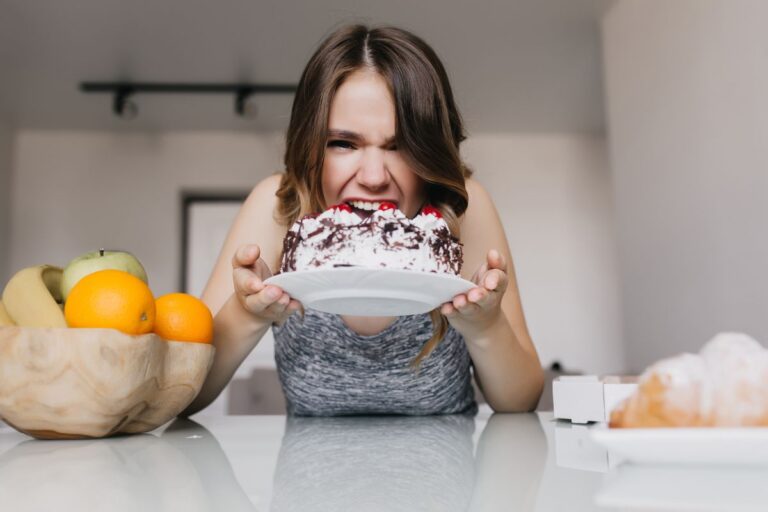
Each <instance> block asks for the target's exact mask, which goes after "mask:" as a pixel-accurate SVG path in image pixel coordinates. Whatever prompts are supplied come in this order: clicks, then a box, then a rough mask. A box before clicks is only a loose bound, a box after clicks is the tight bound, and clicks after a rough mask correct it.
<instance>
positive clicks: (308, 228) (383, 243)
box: [280, 208, 463, 275]
mask: <svg viewBox="0 0 768 512" xmlns="http://www.w3.org/2000/svg"><path fill="white" fill-rule="evenodd" d="M462 257H463V249H462V245H461V243H460V242H459V241H458V239H456V238H455V237H454V236H453V235H452V234H451V232H450V230H449V229H448V225H447V224H446V222H445V221H444V220H443V219H442V218H440V217H438V216H437V215H435V214H432V213H426V214H425V213H420V214H418V215H417V216H416V217H415V218H414V219H409V218H408V217H407V216H406V215H405V214H404V213H403V212H402V211H400V210H398V209H395V208H392V209H384V210H377V211H375V212H373V214H372V215H370V216H369V217H367V218H362V219H361V218H360V217H358V216H357V215H356V214H355V213H353V212H349V211H345V210H344V209H341V208H331V209H328V210H326V211H324V212H323V213H321V214H320V215H317V216H307V217H304V218H303V219H300V220H298V221H297V222H295V223H294V225H293V226H291V229H290V230H289V231H288V234H287V235H286V237H285V240H284V242H283V257H282V262H281V269H280V270H281V272H290V271H296V270H310V269H318V268H337V267H348V266H355V267H367V268H398V269H408V270H415V271H418V272H437V273H447V274H456V275H458V274H459V272H460V271H461V264H462Z"/></svg>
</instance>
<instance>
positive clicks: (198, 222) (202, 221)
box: [179, 190, 250, 297]
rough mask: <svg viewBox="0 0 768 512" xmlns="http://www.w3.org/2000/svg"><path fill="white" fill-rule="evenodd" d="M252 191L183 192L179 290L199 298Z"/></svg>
mask: <svg viewBox="0 0 768 512" xmlns="http://www.w3.org/2000/svg"><path fill="white" fill-rule="evenodd" d="M249 193H250V191H249V190H230V191H191V190H186V191H182V193H181V219H182V220H181V266H180V268H181V273H180V276H179V281H180V286H179V289H180V290H182V291H184V292H185V293H189V294H192V295H194V296H196V297H200V295H201V294H202V292H203V288H204V287H205V284H206V282H207V281H208V277H210V275H211V272H212V271H213V267H214V265H215V264H216V259H217V258H218V257H219V252H220V251H221V247H222V245H223V244H224V240H225V239H226V236H227V232H228V230H229V227H230V226H231V225H232V221H234V219H235V216H236V215H237V212H238V211H240V207H241V206H242V205H243V202H244V201H245V199H246V197H248V194H249Z"/></svg>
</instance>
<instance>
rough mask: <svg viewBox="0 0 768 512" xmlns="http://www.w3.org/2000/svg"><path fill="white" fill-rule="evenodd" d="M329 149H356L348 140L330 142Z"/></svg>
mask: <svg viewBox="0 0 768 512" xmlns="http://www.w3.org/2000/svg"><path fill="white" fill-rule="evenodd" d="M328 147H329V148H342V149H355V145H354V144H352V143H351V142H349V141H346V140H329V141H328Z"/></svg>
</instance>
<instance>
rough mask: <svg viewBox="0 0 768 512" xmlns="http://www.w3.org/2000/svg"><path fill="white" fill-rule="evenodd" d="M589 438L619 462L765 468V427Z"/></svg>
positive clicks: (600, 432)
mask: <svg viewBox="0 0 768 512" xmlns="http://www.w3.org/2000/svg"><path fill="white" fill-rule="evenodd" d="M591 434H592V439H593V440H594V441H595V442H596V443H598V444H600V445H602V446H604V447H605V448H607V449H608V450H609V451H611V452H613V453H615V454H616V455H618V456H620V457H621V458H623V459H626V460H629V461H632V462H637V463H657V464H718V465H719V464H729V465H750V466H768V428H763V427H750V428H607V427H595V428H593V429H592V430H591Z"/></svg>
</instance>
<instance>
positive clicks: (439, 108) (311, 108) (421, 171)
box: [277, 25, 471, 366]
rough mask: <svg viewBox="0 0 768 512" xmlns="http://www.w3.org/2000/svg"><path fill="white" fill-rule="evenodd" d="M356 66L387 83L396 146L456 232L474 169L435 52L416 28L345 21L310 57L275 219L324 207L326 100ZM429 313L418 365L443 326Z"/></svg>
mask: <svg viewBox="0 0 768 512" xmlns="http://www.w3.org/2000/svg"><path fill="white" fill-rule="evenodd" d="M359 69H372V70H375V71H377V72H378V73H380V74H381V76H382V77H384V79H385V80H386V81H387V83H388V84H389V89H390V92H391V93H392V96H393V98H394V103H395V116H396V117H395V144H396V145H397V147H398V151H400V153H401V154H402V155H403V157H404V158H405V159H406V161H407V162H408V164H409V166H410V168H411V169H412V170H413V172H414V173H415V174H416V175H417V176H419V177H420V178H421V179H422V180H424V182H425V184H426V186H425V194H426V200H427V202H428V203H429V204H431V205H433V206H435V207H436V208H438V209H439V210H440V211H441V213H442V214H443V217H444V218H445V220H446V222H447V223H448V226H449V227H450V229H451V232H452V233H453V234H454V235H455V236H457V237H458V236H459V232H458V231H459V229H458V218H459V217H460V216H461V215H462V214H463V213H464V212H465V211H466V209H467V190H466V187H465V180H466V178H468V177H469V176H470V175H471V171H470V170H469V168H467V167H466V166H465V165H464V163H463V162H462V160H461V157H460V155H459V145H460V144H461V142H462V141H463V140H464V139H465V138H466V135H465V133H464V127H463V125H462V120H461V116H460V115H459V111H458V109H457V108H456V104H455V102H454V99H453V92H452V91H451V86H450V83H449V82H448V75H447V73H446V72H445V68H444V67H443V65H442V63H441V62H440V59H439V58H438V57H437V54H436V53H435V51H434V50H433V49H432V48H431V47H430V46H429V45H428V44H427V43H425V42H424V41H423V40H422V39H420V38H419V37H417V36H415V35H414V34H411V33H410V32H407V31H405V30H402V29H399V28H394V27H380V28H373V29H372V28H369V27H366V26H364V25H352V26H346V27H342V28H340V29H338V30H336V31H334V32H333V33H332V34H331V35H330V36H328V37H327V38H326V39H325V40H324V41H323V42H322V43H321V44H320V47H319V48H318V49H317V51H315V53H314V55H312V57H311V58H310V59H309V62H308V63H307V66H306V67H305V68H304V72H303V73H302V75H301V79H300V80H299V85H298V89H297V91H296V96H295V98H294V101H293V108H292V110H291V120H290V124H289V125H288V132H287V134H286V148H285V158H284V162H285V173H284V174H283V177H282V181H281V183H280V188H279V189H278V191H277V197H278V207H277V215H278V221H280V222H281V223H282V224H284V225H286V226H290V225H291V224H293V223H294V222H295V221H296V219H298V218H299V217H300V216H302V215H305V214H308V213H313V212H318V211H322V210H324V209H325V208H326V207H327V206H328V205H326V204H325V198H324V197H323V190H322V185H321V179H322V169H323V159H324V155H325V145H326V141H327V138H328V119H329V113H330V109H331V102H332V101H333V97H334V95H335V94H336V91H337V90H338V88H339V87H340V86H341V84H342V83H343V82H344V80H345V79H346V78H347V77H348V76H349V75H350V74H352V73H353V72H354V71H357V70H359ZM430 315H431V318H432V322H433V325H434V332H433V335H432V338H430V340H429V341H428V342H427V343H426V344H425V345H424V347H423V348H422V350H421V352H420V353H419V354H418V355H417V356H416V358H415V359H414V365H416V366H418V364H419V363H420V362H421V360H422V359H423V358H424V357H426V356H427V355H429V353H430V352H431V351H432V350H433V349H434V348H435V347H436V346H437V344H438V343H439V342H440V340H441V339H442V338H443V336H444V335H445V332H446V330H447V328H448V322H447V320H446V319H445V317H443V316H442V315H441V314H440V311H439V309H435V310H433V311H432V312H431V314H430Z"/></svg>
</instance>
